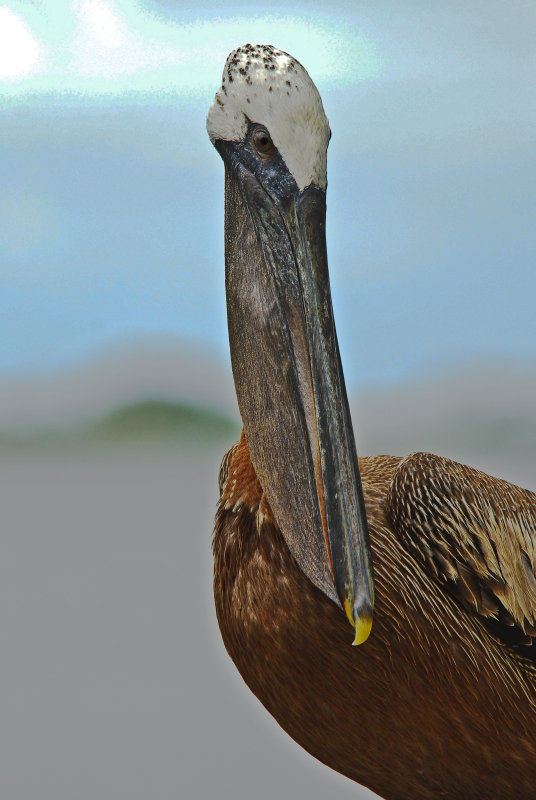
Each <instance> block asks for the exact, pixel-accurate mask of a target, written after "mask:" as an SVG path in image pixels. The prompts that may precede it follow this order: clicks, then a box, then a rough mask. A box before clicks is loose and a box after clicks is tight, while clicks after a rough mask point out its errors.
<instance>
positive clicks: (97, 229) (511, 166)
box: [0, 0, 536, 387]
mask: <svg viewBox="0 0 536 800" xmlns="http://www.w3.org/2000/svg"><path fill="white" fill-rule="evenodd" d="M322 8H326V5H325V4H322V5H320V4H316V3H308V4H307V5H300V4H294V5H291V6H289V5H288V4H287V5H280V4H278V3H277V2H276V3H272V4H270V14H269V15H267V14H266V6H265V4H261V3H233V6H232V14H234V16H230V11H229V8H228V7H226V6H222V5H221V4H206V3H205V4H203V5H198V6H196V7H195V8H192V7H191V6H190V5H182V4H180V3H176V2H165V1H164V0H161V1H160V2H149V0H145V1H144V2H133V1H132V0H76V2H72V1H70V0H65V1H59V2H38V1H37V0H36V1H35V2H31V3H28V2H21V3H17V2H10V3H7V4H4V5H0V103H1V106H2V126H1V128H0V175H1V176H2V180H1V188H0V333H1V340H0V371H2V370H3V371H4V373H6V372H11V371H13V370H16V371H17V370H22V371H28V370H36V369H37V370H47V369H50V368H54V367H57V366H61V365H63V364H68V363H76V362H77V361H78V360H80V359H84V358H86V357H87V356H88V355H91V354H92V353H94V352H95V351H98V350H99V349H102V348H106V347H108V346H111V345H113V346H115V345H116V344H117V343H118V342H122V341H125V340H129V339H131V338H133V337H134V338H138V339H143V338H144V337H148V338H150V337H160V336H161V337H163V338H169V337H180V338H182V339H184V340H185V341H186V342H188V341H191V342H192V343H194V342H195V343H196V344H199V343H200V344H203V345H205V346H206V347H208V348H210V349H212V350H213V351H215V352H216V353H218V354H220V355H221V356H222V357H223V358H227V336H226V322H225V298H224V286H223V235H222V220H223V169H222V166H221V163H220V160H219V157H218V156H217V154H216V152H215V151H214V150H213V149H212V147H211V145H210V143H209V141H208V138H207V136H206V133H205V128H204V118H205V115H206V111H207V108H208V105H209V104H210V102H211V99H212V96H213V93H214V91H215V90H216V88H217V87H218V84H219V81H220V76H221V70H222V66H223V62H224V59H225V57H226V55H227V53H228V52H229V50H231V49H232V48H233V47H235V46H236V45H238V44H242V43H244V42H245V41H264V42H270V43H273V44H275V45H277V46H279V47H282V48H283V49H285V50H288V51H289V52H291V53H292V54H293V55H294V56H296V57H297V58H299V59H300V60H301V61H302V63H303V64H304V65H305V66H306V68H307V69H308V70H309V72H310V74H311V75H312V77H313V79H314V80H315V81H316V83H317V85H318V86H319V88H320V91H321V93H322V95H323V98H324V104H325V107H326V110H327V113H328V116H329V118H330V122H331V127H332V131H333V138H332V141H331V144H330V151H329V162H328V172H329V190H328V250H329V257H330V269H331V276H332V287H333V294H334V304H335V311H336V319H337V326H338V330H339V336H340V340H341V351H342V355H343V361H344V364H345V370H346V373H347V377H348V380H349V383H350V386H351V387H355V386H357V385H359V384H361V383H382V382H385V381H391V380H396V379H399V378H404V377H407V376H408V375H410V374H414V373H415V372H419V371H421V372H422V371H425V370H428V369H430V368H433V369H441V366H442V365H443V364H446V363H449V362H452V361H453V360H454V361H455V360H460V359H461V360H464V361H471V360H478V359H482V358H490V357H494V356H500V357H502V358H504V357H505V356H506V357H507V358H513V359H516V358H523V357H534V356H536V336H535V335H534V334H535V324H534V309H533V306H534V298H535V297H536V268H535V266H536V265H535V257H534V256H535V252H536V246H535V245H536V225H535V224H534V220H535V218H536V214H535V212H536V208H535V206H536V202H535V201H536V189H535V187H536V174H535V173H536V168H535V158H534V157H535V149H536V148H535V144H534V131H535V129H536V85H535V81H534V75H535V74H536V48H535V47H534V41H535V36H536V3H534V2H530V1H529V0H510V2H498V1H497V0H486V2H484V1H482V2H473V3H470V4H467V3H461V2H451V3H448V4H445V3H442V2H428V3H422V2H406V1H405V0H401V1H400V0H397V2H394V0H393V2H381V1H380V2H378V1H377V0H376V1H375V2H372V0H371V1H370V2H368V1H367V0H365V1H364V2H360V3H348V4H344V3H340V2H337V1H336V0H335V2H333V3H330V5H329V8H330V12H329V13H327V12H325V11H322V10H321V9H322Z"/></svg>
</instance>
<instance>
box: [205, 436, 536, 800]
mask: <svg viewBox="0 0 536 800" xmlns="http://www.w3.org/2000/svg"><path fill="white" fill-rule="evenodd" d="M360 468H361V475H362V481H363V488H364V493H365V501H366V508H367V516H368V520H369V529H370V535H371V543H372V549H373V554H374V569H375V580H376V587H377V589H376V606H375V621H374V627H373V631H372V634H371V637H370V639H369V641H368V642H367V643H366V644H365V645H363V646H361V647H357V648H356V647H350V646H349V639H348V636H349V630H348V622H347V620H346V617H345V615H344V613H343V611H342V610H341V609H339V608H337V606H336V605H335V604H334V603H332V602H331V601H330V600H329V599H328V598H326V597H325V596H324V594H323V593H322V592H320V591H319V590H318V589H316V588H315V587H314V586H313V585H312V584H311V583H310V582H309V580H308V579H307V578H306V577H305V576H304V575H303V573H302V571H301V570H300V569H299V568H298V566H297V564H296V563H295V561H294V559H293V558H292V556H291V555H290V553H289V551H288V548H287V546H286V544H285V542H284V540H283V537H282V536H281V533H280V531H279V530H278V527H277V524H276V523H275V520H274V518H273V516H272V514H271V512H270V508H269V506H268V504H267V502H266V499H265V497H264V495H263V491H262V488H261V486H260V484H259V481H258V480H257V478H256V475H255V472H254V469H253V466H252V464H251V460H250V458H249V453H248V449H247V445H246V441H245V438H244V436H243V435H242V438H241V440H240V442H239V443H238V445H235V446H234V447H233V448H232V449H231V451H230V452H229V454H228V455H227V456H226V458H225V459H224V462H223V464H222V473H221V475H220V487H221V500H220V506H219V510H218V514H217V520H216V529H215V537H214V558H215V575H214V591H215V599H216V609H217V614H218V620H219V624H220V629H221V633H222V636H223V639H224V642H225V646H226V647H227V650H228V652H229V654H230V656H231V658H232V659H233V661H234V662H235V664H236V666H237V668H238V669H239V671H240V673H241V674H242V676H243V678H244V680H245V681H246V683H247V684H248V686H249V687H250V689H251V690H252V691H253V692H254V693H255V694H256V695H257V697H258V698H259V699H260V700H261V702H262V703H263V704H264V705H265V706H266V708H267V709H268V710H269V711H270V713H271V714H273V715H274V717H275V718H276V719H277V721H278V722H279V724H280V725H281V726H282V727H283V728H284V729H285V730H286V731H287V732H288V733H289V734H290V736H292V737H293V738H294V739H295V740H296V741H297V742H299V743H300V744H301V745H302V746H303V747H305V749H306V750H308V751H309V752H310V753H312V755H314V756H316V757H317V758H318V759H320V760H321V761H323V762H324V763H326V764H328V765H329V766H330V767H333V769H336V770H337V771H339V772H341V773H343V774H344V775H347V776H348V777H349V778H352V779H354V780H356V781H358V782H359V783H363V784H364V785H366V786H369V787H370V788H372V789H373V790H374V791H375V792H377V793H378V794H380V796H382V797H384V798H388V800H420V799H421V798H439V797H441V798H449V800H482V799H483V798H501V800H532V799H533V798H534V796H535V791H536V790H535V787H536V669H535V665H534V663H533V661H532V660H531V658H530V656H531V652H530V648H529V647H520V648H518V646H517V645H515V646H510V645H507V644H505V643H504V642H502V641H501V639H500V638H499V636H500V635H501V634H504V637H503V638H508V637H511V640H512V641H516V640H517V641H521V640H523V641H525V642H527V643H528V642H529V639H527V638H525V635H524V633H523V630H522V628H523V626H525V628H526V629H527V630H529V629H530V630H531V632H532V625H533V616H534V613H535V612H536V595H535V584H536V581H535V579H534V575H533V572H530V573H528V571H527V569H526V565H525V563H524V562H525V559H527V560H528V562H529V563H530V564H531V565H533V564H534V554H535V548H534V532H535V529H536V495H534V494H533V493H532V492H529V491H525V490H522V489H519V488H518V487H515V486H511V485H510V484H508V483H506V482H505V481H501V480H497V479H493V478H490V477H489V476H487V475H485V474H484V473H481V472H479V471H477V470H473V469H470V468H469V467H465V466H462V465H460V464H456V463H455V462H452V461H449V460H448V459H443V458H439V457H436V456H431V455H429V454H423V453H418V454H414V455H411V456H408V457H407V458H406V459H400V458H395V457H392V456H373V457H368V458H362V459H360ZM523 539H525V542H523V541H522V540H523ZM527 551H528V552H527ZM523 554H525V555H523ZM532 569H533V567H532ZM510 576H512V577H510ZM527 614H528V616H529V617H530V618H531V620H530V622H529V621H526V622H523V616H524V615H527ZM522 615H523V616H522ZM512 618H513V619H512ZM500 619H502V620H504V622H507V623H510V622H514V620H516V622H514V624H513V625H505V624H504V622H500V621H499V620H500ZM487 620H489V621H490V622H491V625H492V627H494V630H489V629H488V627H487ZM535 649H536V648H535ZM532 659H534V656H532Z"/></svg>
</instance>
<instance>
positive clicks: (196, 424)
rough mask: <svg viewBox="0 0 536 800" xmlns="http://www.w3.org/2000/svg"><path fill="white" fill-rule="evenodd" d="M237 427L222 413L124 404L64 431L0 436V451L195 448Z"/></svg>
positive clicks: (224, 437) (228, 434)
mask: <svg viewBox="0 0 536 800" xmlns="http://www.w3.org/2000/svg"><path fill="white" fill-rule="evenodd" d="M239 432H240V428H239V426H238V425H237V424H236V422H234V421H233V420H231V419H229V418H228V417H226V416H225V415H223V414H218V413H216V412H214V411H209V410H206V409H204V408H201V407H196V406H193V405H189V404H186V403H172V402H165V401H161V400H154V401H152V400H148V401H145V402H139V403H133V404H128V405H125V406H123V407H121V408H118V409H116V410H114V411H111V412H109V413H106V414H104V415H103V416H102V417H100V418H98V419H96V420H91V421H87V420H85V421H82V422H78V423H74V424H73V423H71V424H70V425H69V426H67V427H45V428H41V429H37V430H32V431H27V432H21V431H16V432H15V431H4V432H0V450H39V449H49V448H53V449H56V448H61V449H63V448H74V447H76V448H79V447H83V446H86V447H87V446H99V445H112V446H113V445H115V446H121V445H122V444H130V445H132V444H139V445H143V444H149V443H156V444H159V445H166V444H170V445H173V446H176V445H178V444H182V445H194V446H195V445H199V444H202V443H212V442H216V441H220V440H221V441H228V440H232V439H233V438H237V437H238V434H239Z"/></svg>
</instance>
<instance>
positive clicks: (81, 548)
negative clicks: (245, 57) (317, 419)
mask: <svg viewBox="0 0 536 800" xmlns="http://www.w3.org/2000/svg"><path fill="white" fill-rule="evenodd" d="M535 34H536V8H535V6H534V5H533V4H532V3H528V2H522V1H521V0H519V2H517V1H514V2H512V1H511V2H508V3H507V2H498V0H490V2H475V3H471V4H469V5H467V4H462V3H458V2H453V3H449V4H448V6H447V5H445V4H443V3H439V2H437V3H436V2H431V3H426V4H422V3H418V2H408V1H407V0H403V2H397V3H394V2H387V1H386V2H379V3H377V2H374V3H373V2H366V1H364V2H362V3H359V4H356V3H352V4H345V3H342V2H338V0H335V2H333V3H331V4H330V11H329V13H328V12H326V11H325V10H324V9H323V7H322V6H321V5H320V4H318V3H309V4H307V6H305V5H301V4H299V3H297V4H294V5H293V6H292V7H288V6H283V5H282V4H277V3H276V4H275V5H273V4H272V5H271V6H270V15H267V14H266V8H265V6H264V4H260V3H235V4H233V11H232V15H231V11H230V10H229V9H227V8H224V7H223V6H221V4H217V3H211V4H206V5H205V6H202V7H196V8H195V9H193V8H191V7H190V6H187V5H185V4H180V3H171V2H167V1H166V0H158V2H157V1H156V0H154V1H153V0H151V1H150V0H143V1H141V2H133V0H122V1H121V0H117V2H116V1H115V0H77V2H68V1H67V0H65V2H32V3H22V2H8V3H7V4H6V5H4V6H1V7H0V90H1V94H0V103H1V108H2V126H1V128H0V172H1V175H2V178H1V180H0V502H1V508H2V521H3V524H2V534H1V536H0V547H1V550H2V553H1V558H0V570H1V571H2V576H1V581H0V647H1V661H0V663H1V665H2V666H1V669H0V710H1V713H0V737H1V738H0V794H1V795H2V797H6V798H10V800H11V799H12V798H13V800H18V799H19V798H20V800H33V799H34V798H35V799H37V798H39V799H40V800H41V799H42V798H51V800H52V798H53V799H54V800H64V799H65V800H67V798H73V797H77V798H80V800H86V798H87V800H89V799H90V798H96V797H99V798H110V800H116V798H117V799H119V798H129V799H130V798H134V799H135V798H139V799H140V800H141V799H142V798H147V797H151V798H162V800H164V799H165V800H167V798H176V797H181V798H182V797H184V798H205V797H208V796H211V795H213V794H214V793H215V792H217V794H218V796H219V797H221V798H236V799H238V800H240V799H242V798H243V799H244V800H245V798H251V797H255V798H260V800H263V799H264V798H266V800H267V799H268V798H271V797H273V796H274V795H276V794H277V795H278V796H281V797H289V798H290V797H295V798H302V797H303V798H308V799H309V800H320V798H325V797H327V796H328V797H329V796H337V797H341V798H344V797H348V798H350V797H354V798H356V797H363V798H365V797H372V795H371V793H368V792H367V791H366V790H362V789H360V788H359V787H357V786H356V785H354V784H352V783H350V782H349V781H347V780H346V779H344V778H342V777H340V776H338V775H336V774H334V773H333V772H331V771H330V770H328V769H327V768H325V767H323V765H321V764H319V763H318V762H316V761H315V760H314V759H312V758H311V757H309V756H308V755H307V754H305V753H304V752H303V751H302V750H301V749H300V748H299V747H298V746H297V745H295V744H294V743H293V742H291V741H290V739H288V737H287V736H286V735H285V734H284V733H283V732H282V731H281V730H280V729H279V728H278V726H277V724H276V723H275V722H274V721H273V720H272V719H271V718H270V717H269V716H268V714H267V713H266V712H265V711H264V709H263V708H262V707H261V706H260V704H259V703H258V702H257V701H256V699H255V698H254V697H253V696H251V695H250V693H249V690H247V688H246V687H245V685H244V684H243V683H242V680H241V678H240V676H239V675H238V673H237V672H236V670H235V669H234V667H233V665H232V664H231V662H230V661H229V659H228V657H227V655H226V653H225V651H224V648H223V645H222V644H221V640H220V637H219V632H218V630H217V625H216V621H215V616H214V612H213V606H212V596H211V572H212V563H211V553H210V543H211V530H212V522H213V516H214V511H215V506H216V501H217V473H218V467H219V462H220V460H221V457H222V455H223V453H224V452H225V450H226V449H227V448H228V447H229V445H230V444H231V443H232V442H233V441H234V440H235V439H236V437H237V436H238V433H239V430H240V424H239V418H238V413H237V409H236V403H235V399H234V389H233V384H232V377H231V372H230V366H229V360H228V352H227V338H226V329H225V299H224V290H223V247H222V241H223V232H222V218H223V192H222V186H223V179H222V173H223V170H222V167H221V163H220V162H219V159H218V157H217V155H216V153H215V152H213V150H212V148H211V147H210V145H209V143H208V140H207V138H206V134H205V131H204V116H205V114H206V110H207V107H208V104H209V103H210V101H211V98H212V96H213V93H214V91H215V89H216V88H217V86H218V83H219V80H220V75H221V69H222V66H223V61H224V59H225V56H226V55H227V53H228V52H229V50H231V49H232V48H233V47H235V46H237V45H238V44H242V43H244V42H245V41H248V40H250V41H259V40H261V41H269V42H272V43H273V44H275V45H277V46H280V47H282V48H283V49H286V50H288V51H290V52H292V53H293V55H295V56H296V57H298V58H299V59H300V60H301V61H302V62H303V63H304V65H305V66H306V67H307V68H308V69H309V71H310V72H311V75H312V77H313V78H314V80H315V81H316V82H317V83H318V85H319V88H320V89H321V92H322V95H323V98H324V102H325V107H326V110H327V113H328V116H329V118H330V122H331V127H332V130H333V139H332V142H331V144H330V160H329V176H330V186H329V193H328V206H329V215H328V248H329V252H330V269H331V275H332V285H333V297H334V306H335V315H336V320H337V325H338V330H339V337H340V345H341V353H342V359H343V364H344V366H345V371H346V375H347V381H348V389H349V394H350V399H351V406H352V413H353V420H354V427H355V431H356V438H357V444H358V451H359V453H360V454H362V455H365V454H368V453H379V452H384V453H385V452H389V453H393V454H400V455H404V454H406V453H408V452H411V451H414V450H430V451H432V452H437V453H441V454H443V455H447V456H450V457H452V458H455V459H457V460H460V461H464V462H465V463H468V464H471V465H473V466H476V467H479V468H481V469H484V470H486V471H488V472H491V473H492V474H495V475H498V476H500V477H504V478H506V479H508V480H511V481H513V482H516V483H519V484H520V485H522V486H524V487H526V488H533V489H534V488H535V487H536V466H535V463H536V462H535V459H534V454H535V453H536V415H535V411H534V410H535V408H536V370H535V366H536V338H535V336H534V309H533V307H534V297H535V295H536V270H535V269H534V252H535V244H536V231H535V228H536V226H534V218H535V214H534V212H535V205H536V203H535V195H536V190H535V188H534V187H535V186H536V180H535V178H536V175H535V167H534V163H535V161H534V129H535V122H536V119H535V118H536V97H535V95H536V90H535V83H534V74H535V67H536V63H535V61H536V51H535V48H534V40H535Z"/></svg>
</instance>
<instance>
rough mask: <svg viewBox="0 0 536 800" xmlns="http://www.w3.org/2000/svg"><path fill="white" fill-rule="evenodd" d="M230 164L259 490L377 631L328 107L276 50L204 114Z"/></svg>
mask: <svg viewBox="0 0 536 800" xmlns="http://www.w3.org/2000/svg"><path fill="white" fill-rule="evenodd" d="M207 130H208V133H209V136H210V139H211V141H212V143H213V144H214V146H215V147H216V149H217V150H218V152H219V153H220V155H221V157H222V158H223V161H224V163H225V263H226V291H227V316H228V324H229V340H230V347H231V360H232V365H233V375H234V379H235V386H236V392H237V397H238V404H239V407H240V413H241V415H242V420H243V423H244V431H245V435H246V440H247V444H248V448H249V452H250V455H251V460H252V463H253V466H254V468H255V471H256V473H257V476H258V478H259V480H260V483H261V486H262V488H263V490H264V492H265V494H266V497H267V499H268V502H269V503H270V506H271V509H272V511H273V513H274V516H275V518H276V520H277V523H278V525H279V527H280V529H281V532H282V535H283V537H284V539H285V541H286V543H287V545H288V547H289V549H290V551H291V553H292V554H293V556H294V558H295V559H296V561H297V562H298V564H299V566H300V567H301V569H302V570H303V572H304V573H305V574H306V575H307V576H308V578H309V579H310V580H311V581H312V582H313V583H314V584H315V585H316V586H317V587H318V588H319V589H320V590H321V591H323V592H324V593H325V594H326V595H327V596H328V597H330V598H331V599H332V600H333V601H334V602H336V603H338V604H340V605H341V606H342V607H343V608H344V609H345V611H346V614H347V616H348V618H349V620H350V622H351V623H352V624H353V626H354V627H355V642H356V643H360V642H361V641H364V640H365V639H366V638H367V636H368V633H369V631H370V626H371V622H372V608H373V602H374V589H373V575H372V561H371V556H370V549H369V544H368V532H367V525H366V517H365V508H364V501H363V494H362V491H361V481H360V476H359V468H358V462H357V455H356V450H355V444H354V436H353V431H352V423H351V419H350V413H349V409H348V401H347V397H346V389H345V384H344V377H343V372H342V366H341V362H340V356H339V349H338V344H337V335H336V332H335V324H334V320H333V311H332V306H331V293H330V286H329V275H328V267H327V254H326V238H325V221H326V186H327V179H326V156H327V146H328V142H329V138H330V130H329V124H328V120H327V117H326V115H325V112H324V108H323V105H322V100H321V98H320V95H319V93H318V90H317V89H316V86H315V85H314V83H313V81H312V80H311V78H310V77H309V75H308V74H307V72H306V70H305V69H304V68H303V67H302V65H301V64H299V63H298V62H297V61H296V59H294V58H292V57H291V56H289V55H288V54H287V53H283V52H282V51H280V50H277V49H276V48H274V47H272V46H270V45H250V44H247V45H244V46H243V47H240V48H238V49H237V50H234V51H233V52H232V53H231V54H230V55H229V57H228V59H227V61H226V64H225V68H224V72H223V80H222V86H221V89H220V90H219V91H218V92H217V93H216V97H215V99H214V102H213V104H212V106H211V108H210V111H209V113H208V117H207Z"/></svg>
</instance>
